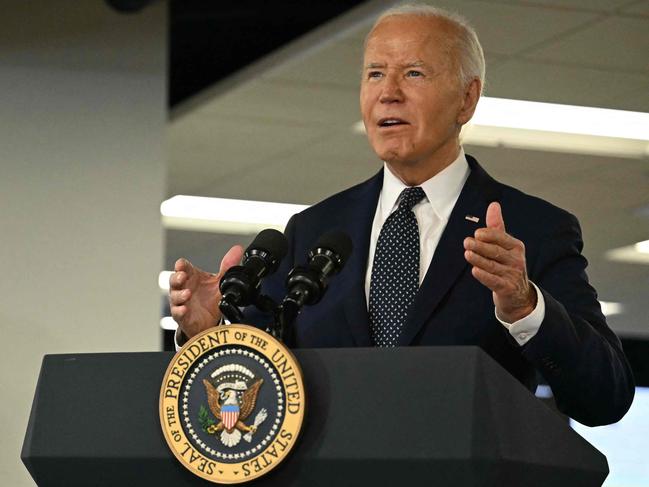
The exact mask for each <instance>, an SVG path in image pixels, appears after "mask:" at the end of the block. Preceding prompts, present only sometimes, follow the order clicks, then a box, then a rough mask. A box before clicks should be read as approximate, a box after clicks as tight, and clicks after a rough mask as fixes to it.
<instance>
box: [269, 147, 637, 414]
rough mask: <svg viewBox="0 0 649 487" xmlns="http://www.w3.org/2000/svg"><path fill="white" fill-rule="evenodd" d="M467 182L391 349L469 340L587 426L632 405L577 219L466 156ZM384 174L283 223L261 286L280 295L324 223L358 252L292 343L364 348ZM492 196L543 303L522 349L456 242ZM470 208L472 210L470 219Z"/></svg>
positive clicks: (629, 382) (626, 372)
mask: <svg viewBox="0 0 649 487" xmlns="http://www.w3.org/2000/svg"><path fill="white" fill-rule="evenodd" d="M467 160H468V162H469V166H470V169H471V172H470V175H469V178H468V180H467V182H466V184H465V186H464V188H463V189H462V192H461V194H460V197H459V199H458V201H457V203H456V205H455V207H454V208H453V211H452V213H451V216H450V218H449V221H448V224H447V226H446V229H445V230H444V232H443V234H442V237H441V239H440V241H439V244H438V246H437V249H436V251H435V255H434V257H433V259H432V261H431V264H430V267H429V269H428V272H427V274H426V276H425V278H424V280H423V283H422V285H421V287H420V289H419V291H418V293H417V296H416V298H415V301H414V304H413V306H412V308H411V310H410V312H409V317H408V319H407V323H406V325H405V328H404V329H403V332H402V334H401V336H400V337H399V345H401V346H417V345H477V346H479V347H481V348H482V349H484V350H485V351H486V352H487V353H488V354H489V355H491V356H492V357H493V358H494V359H495V360H496V361H498V362H499V363H500V364H501V365H502V366H503V367H504V368H505V369H507V370H508V371H509V372H510V373H511V374H512V375H513V376H514V377H516V378H517V379H518V380H519V381H520V382H522V383H523V384H524V385H525V386H527V387H528V388H529V389H530V390H532V391H533V390H534V389H535V387H536V385H537V375H536V373H535V369H536V370H537V371H538V372H540V373H541V374H542V375H543V377H544V378H545V380H546V381H547V382H548V384H549V385H550V386H551V388H552V390H553V393H554V396H555V399H556V401H557V405H558V407H559V409H560V410H561V411H563V412H564V413H565V414H567V415H569V416H571V417H573V418H574V419H577V420H578V421H580V422H582V423H584V424H587V425H596V424H604V423H610V422H615V421H617V420H619V419H620V418H621V417H622V416H623V415H624V413H625V412H626V411H627V410H628V408H629V406H630V404H631V401H632V399H633V394H634V381H633V377H632V373H631V371H630V368H629V365H628V363H627V360H626V358H625V356H624V353H623V351H622V348H621V345H620V342H619V340H618V338H617V337H616V336H615V334H614V333H613V332H612V331H611V330H610V329H609V327H608V326H607V324H606V320H605V318H604V316H603V315H602V313H601V310H600V306H599V303H598V301H597V295H596V292H595V290H594V289H593V288H592V287H591V286H590V285H589V283H588V278H587V276H586V273H585V268H586V265H587V262H586V259H585V258H584V257H583V256H582V255H581V249H582V240H581V231H580V228H579V223H578V222H577V220H576V218H575V217H574V216H573V215H571V214H569V213H568V212H566V211H564V210H562V209H560V208H557V207H555V206H553V205H551V204H549V203H547V202H545V201H543V200H541V199H538V198H535V197H532V196H529V195H526V194H524V193H522V192H520V191H518V190H516V189H513V188H511V187H508V186H505V185H503V184H501V183H499V182H497V181H495V180H494V179H493V178H491V177H490V176H489V175H488V174H487V173H486V172H485V171H484V170H483V169H482V168H481V167H480V165H479V164H478V163H477V161H476V160H475V159H473V158H472V157H470V156H467ZM382 183H383V174H382V171H381V172H379V173H378V174H376V175H375V176H374V177H372V178H371V179H369V180H368V181H366V182H364V183H361V184H359V185H357V186H354V187H352V188H350V189H348V190H346V191H343V192H341V193H339V194H336V195H334V196H332V197H330V198H328V199H326V200H324V201H323V202H321V203H319V204H317V205H314V206H312V207H310V208H308V209H307V210H305V211H303V212H302V213H299V214H297V215H295V216H294V217H293V218H292V219H291V220H290V222H289V224H288V226H287V228H286V236H287V238H288V240H289V248H290V250H289V254H288V256H287V258H286V259H285V260H284V262H283V263H282V266H281V267H280V269H279V271H278V272H277V273H276V274H275V276H273V277H270V278H268V279H267V280H266V282H265V283H264V292H265V293H267V294H269V295H271V296H272V297H274V298H275V299H277V300H280V299H281V298H282V297H283V296H284V294H285V292H286V291H285V287H284V279H285V276H286V274H287V272H288V270H289V269H290V268H292V267H293V266H294V265H296V264H303V263H304V262H305V261H306V254H307V252H308V250H309V248H310V247H311V246H312V245H313V244H314V243H315V242H316V240H317V239H318V237H319V236H320V235H322V234H323V233H324V232H326V231H329V230H343V231H345V232H346V233H347V234H348V235H349V236H350V237H351V239H352V242H353V245H354V249H353V252H352V255H351V257H350V258H349V261H348V262H347V265H346V266H345V268H344V269H343V270H342V272H341V273H340V274H339V275H338V276H335V277H334V278H333V279H332V280H331V282H330V288H329V290H328V291H327V294H326V295H325V296H324V298H323V299H322V301H321V302H320V303H318V304H317V305H315V306H312V307H305V308H304V310H303V311H302V313H301V315H300V316H299V317H298V320H297V322H296V329H295V338H294V343H292V345H293V346H296V347H300V348H307V347H308V348H317V347H369V346H372V343H371V341H370V335H369V318H368V313H367V304H366V297H365V290H364V286H365V272H366V266H367V258H368V248H369V241H370V232H371V227H372V221H373V218H374V213H375V210H376V206H377V202H378V198H379V193H380V191H381V186H382ZM492 201H499V202H500V203H501V206H502V211H503V218H504V221H505V225H506V227H507V232H508V233H510V234H511V235H513V236H514V237H516V238H518V239H520V240H521V241H523V242H524V244H525V246H526V258H527V267H528V274H529V278H530V279H531V280H532V281H533V282H534V283H535V284H536V285H537V286H538V287H539V288H540V289H541V291H542V293H543V297H544V299H545V319H544V320H543V323H542V324H541V327H540V329H539V331H538V333H537V335H536V336H535V337H533V338H532V339H531V340H530V341H529V342H528V343H526V344H525V345H524V346H522V347H521V346H519V345H518V343H516V341H515V340H514V339H513V338H512V337H511V335H510V334H509V331H508V330H507V329H506V328H505V327H504V326H503V325H502V324H500V323H499V322H498V321H497V320H496V318H495V316H494V304H493V299H492V293H491V291H490V290H489V289H487V288H486V287H484V286H483V285H482V284H480V283H479V282H478V281H477V280H476V279H475V278H474V277H473V276H472V274H471V268H470V266H469V265H468V264H467V262H466V261H465V259H464V247H463V240H464V238H465V237H467V236H472V235H473V233H474V232H475V230H476V229H477V228H478V227H479V226H483V225H484V218H485V215H486V210H487V206H488V205H489V203H490V202H492ZM466 215H475V216H478V217H479V218H480V222H479V223H475V222H473V221H469V220H467V219H466V218H465V216H466Z"/></svg>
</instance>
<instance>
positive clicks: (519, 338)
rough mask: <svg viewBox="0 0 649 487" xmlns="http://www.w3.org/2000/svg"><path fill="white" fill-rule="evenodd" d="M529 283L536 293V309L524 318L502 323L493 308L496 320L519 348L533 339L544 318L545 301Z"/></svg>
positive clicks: (538, 291) (538, 290)
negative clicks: (507, 331)
mask: <svg viewBox="0 0 649 487" xmlns="http://www.w3.org/2000/svg"><path fill="white" fill-rule="evenodd" d="M530 282H531V283H532V286H534V290H535V291H536V307H535V308H534V310H533V311H532V312H531V313H530V314H529V315H527V316H526V317H525V318H521V319H520V320H518V321H515V322H514V323H507V322H506V321H503V320H501V319H500V318H499V317H498V313H497V312H496V309H495V308H494V314H495V315H496V319H497V320H498V321H500V323H501V324H502V325H503V326H504V327H505V328H507V329H508V330H509V333H510V334H511V336H513V337H514V340H516V343H518V344H519V345H521V346H523V345H525V344H526V343H527V342H529V341H530V340H531V339H532V338H534V335H536V333H537V332H538V331H539V328H541V323H542V322H543V318H545V300H544V299H543V293H542V292H541V290H540V289H539V288H538V287H537V286H536V284H534V283H533V282H532V281H530Z"/></svg>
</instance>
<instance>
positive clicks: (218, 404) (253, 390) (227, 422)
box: [203, 379, 265, 447]
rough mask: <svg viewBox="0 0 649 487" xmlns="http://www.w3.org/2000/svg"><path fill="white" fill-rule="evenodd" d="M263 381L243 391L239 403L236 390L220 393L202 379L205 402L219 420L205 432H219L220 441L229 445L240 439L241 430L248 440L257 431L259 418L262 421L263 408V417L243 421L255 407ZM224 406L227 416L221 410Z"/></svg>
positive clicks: (260, 380) (235, 443) (258, 381)
mask: <svg viewBox="0 0 649 487" xmlns="http://www.w3.org/2000/svg"><path fill="white" fill-rule="evenodd" d="M263 382H264V380H263V379H259V380H257V381H256V382H255V383H253V384H252V385H251V386H250V387H248V388H247V389H246V390H245V391H244V392H243V395H242V396H241V403H239V398H238V394H237V391H236V390H234V389H227V390H225V391H223V392H221V393H220V392H219V391H218V390H217V388H216V387H214V386H213V385H212V384H211V383H210V382H209V381H208V380H206V379H203V385H205V391H206V392H207V403H208V405H209V407H210V411H211V412H212V414H213V415H214V417H215V418H216V419H218V420H219V422H218V423H217V424H216V425H210V426H209V427H208V428H207V432H208V433H209V434H213V435H216V434H217V433H218V432H221V441H222V442H223V444H224V445H226V446H229V447H232V446H235V445H237V444H238V443H239V441H241V432H243V433H247V435H246V436H245V437H244V439H246V440H247V441H250V440H251V439H252V435H253V434H254V433H255V432H256V431H257V426H258V424H259V423H260V422H261V421H259V419H261V420H262V421H263V419H265V410H262V411H261V412H260V413H263V418H259V415H258V418H256V419H255V423H254V424H251V425H247V424H245V423H244V421H245V420H246V419H248V417H249V416H250V415H251V414H252V412H253V411H254V409H255V405H256V404H257V395H258V394H259V388H260V387H261V385H262V383H263ZM224 408H227V409H228V414H227V416H226V413H224V412H223V411H222V410H223V409H224ZM230 411H232V412H230Z"/></svg>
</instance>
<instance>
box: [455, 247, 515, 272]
mask: <svg viewBox="0 0 649 487" xmlns="http://www.w3.org/2000/svg"><path fill="white" fill-rule="evenodd" d="M464 258H465V259H466V261H467V262H468V263H469V264H471V265H472V266H474V267H478V268H480V269H482V270H484V271H487V272H488V273H489V274H494V275H497V276H504V275H507V274H508V270H509V267H508V266H505V265H503V264H500V263H499V262H496V261H495V260H492V259H486V258H484V257H482V256H481V255H479V254H476V253H475V252H473V251H471V250H466V251H465V252H464Z"/></svg>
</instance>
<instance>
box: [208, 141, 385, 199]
mask: <svg viewBox="0 0 649 487" xmlns="http://www.w3.org/2000/svg"><path fill="white" fill-rule="evenodd" d="M333 141H335V142H333ZM380 167H381V163H380V162H379V161H378V160H377V158H376V156H375V155H374V153H373V152H372V151H371V149H370V148H369V146H368V144H367V141H366V139H365V138H364V137H363V136H358V135H355V134H352V133H351V132H349V131H347V132H346V133H345V132H343V133H341V132H340V131H332V132H330V133H328V134H325V135H324V136H322V137H319V138H318V139H317V140H312V141H310V142H309V143H308V144H303V145H301V146H300V147H299V148H297V147H296V149H295V150H293V151H292V152H291V153H287V154H285V155H281V156H279V157H277V156H276V157H273V158H270V159H268V160H267V161H265V162H264V164H260V165H258V166H256V167H255V168H254V169H253V170H250V171H244V172H242V173H239V174H235V173H233V174H231V175H229V176H227V177H225V178H224V179H222V180H221V181H220V183H222V187H221V188H219V189H218V191H219V193H218V196H222V197H233V198H236V197H241V196H237V195H240V194H241V193H242V192H245V194H246V196H245V197H246V198H252V199H256V200H262V201H276V200H278V196H280V198H281V201H284V202H288V203H299V204H313V203H316V202H318V201H320V200H322V199H323V198H325V197H327V196H329V195H331V194H333V193H335V192H337V191H341V190H343V189H345V188H347V187H349V186H351V185H353V184H355V183H358V182H361V181H363V180H365V179H367V178H368V177H370V176H371V175H372V174H374V173H375V172H376V171H377V170H378V169H379V168H380ZM203 194H207V191H204V192H203ZM212 196H217V194H213V195H212Z"/></svg>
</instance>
